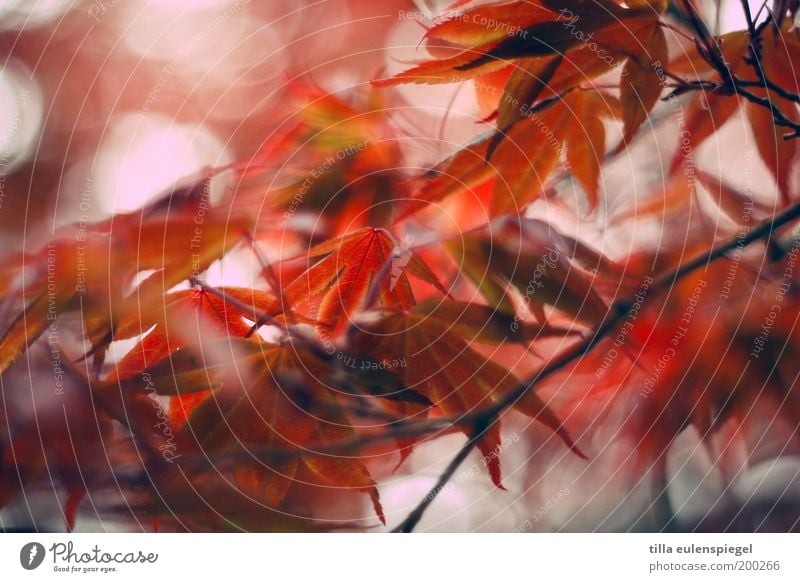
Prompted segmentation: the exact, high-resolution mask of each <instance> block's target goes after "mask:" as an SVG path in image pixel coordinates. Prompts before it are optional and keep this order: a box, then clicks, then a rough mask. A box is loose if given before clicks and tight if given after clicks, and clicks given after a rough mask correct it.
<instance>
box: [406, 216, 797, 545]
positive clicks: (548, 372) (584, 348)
mask: <svg viewBox="0 0 800 582" xmlns="http://www.w3.org/2000/svg"><path fill="white" fill-rule="evenodd" d="M796 218H800V202H798V203H795V204H793V205H792V206H790V207H789V208H787V209H786V210H784V211H783V212H780V213H778V214H776V215H775V216H774V217H773V218H771V219H769V220H767V221H765V222H762V223H761V224H760V225H759V226H758V227H756V228H754V229H753V230H751V231H749V232H748V233H746V234H744V235H743V236H737V237H735V238H732V239H731V240H729V241H727V242H723V243H721V244H719V245H716V246H714V247H712V248H711V249H709V250H707V251H706V252H704V253H701V254H699V255H698V256H696V257H695V258H693V259H691V260H689V261H687V262H685V263H683V264H681V265H680V266H678V267H677V268H675V269H673V270H672V271H669V272H667V273H665V274H663V275H661V276H659V277H657V278H656V280H655V281H654V283H653V284H652V285H651V287H650V290H649V293H650V295H651V296H652V295H658V294H659V293H661V292H664V291H666V290H669V289H671V288H672V287H673V286H674V285H675V283H676V282H677V281H679V280H680V279H682V278H683V277H685V276H686V275H688V274H689V273H691V272H693V271H695V270H697V269H699V268H701V267H703V266H707V265H708V264H710V263H711V262H713V261H715V260H717V259H719V258H721V257H724V256H725V255H727V254H728V253H729V252H731V251H733V250H735V249H741V248H744V247H746V246H748V245H750V244H752V243H754V242H756V241H759V240H762V239H766V238H769V237H770V236H771V235H772V233H773V232H774V231H775V230H776V229H777V228H780V227H781V226H783V225H785V224H787V223H789V222H791V221H792V220H795V219H796ZM634 305H635V301H634V299H633V298H627V299H623V300H619V301H615V302H614V303H613V304H612V306H611V308H610V309H609V312H608V315H607V316H606V318H605V319H604V321H603V322H602V323H601V324H600V326H598V328H597V329H596V330H595V331H594V332H593V333H592V335H591V336H589V337H587V338H586V339H585V340H584V341H582V342H580V343H578V344H576V345H574V346H572V347H570V348H568V349H567V350H565V351H563V352H561V353H560V354H559V355H558V356H556V357H555V358H553V359H552V360H550V361H549V362H548V363H547V364H545V365H544V366H543V367H542V368H541V369H540V370H539V371H538V372H536V373H535V374H534V375H533V376H532V377H531V378H529V379H528V380H527V381H525V382H523V383H522V384H520V386H519V387H518V388H517V389H515V390H512V391H509V392H507V393H506V394H504V395H503V396H502V397H500V398H499V399H498V400H497V401H495V402H494V403H493V404H492V405H491V406H489V407H487V408H485V409H483V410H482V411H481V412H480V413H479V414H478V415H477V416H476V418H475V420H473V421H472V424H473V426H474V427H475V434H479V432H478V431H479V430H480V432H483V430H485V427H487V426H490V425H491V424H492V423H493V422H495V420H496V419H497V418H498V417H499V415H500V414H501V413H503V412H504V411H505V410H507V409H508V408H510V407H511V406H513V405H514V403H516V402H517V401H518V400H519V399H520V398H522V397H523V396H524V395H525V394H526V393H527V392H528V391H529V390H531V389H533V387H534V386H536V385H537V384H538V383H539V382H541V381H542V380H544V379H545V378H547V377H549V376H552V375H553V374H554V373H555V372H557V371H559V370H561V369H562V368H564V367H566V366H568V365H569V364H571V363H573V362H575V361H577V360H578V359H580V358H581V357H583V356H584V355H586V354H587V353H589V352H590V351H591V350H592V349H593V348H594V346H596V345H597V343H598V342H599V341H600V340H602V339H603V338H604V337H606V336H607V335H609V334H610V333H611V332H612V331H613V330H614V329H615V328H616V326H617V325H618V324H619V323H620V322H621V321H622V320H623V319H624V318H625V317H627V316H628V314H629V313H630V311H631V309H633V306H634ZM462 421H463V418H462ZM476 444H477V438H474V437H473V438H470V440H469V441H467V443H466V444H465V445H464V446H463V447H462V448H461V449H460V450H459V452H458V453H457V454H456V456H455V457H454V458H453V460H452V461H451V462H450V464H449V465H448V466H447V469H446V470H445V472H444V473H442V475H441V477H440V478H439V480H438V481H437V483H436V485H434V487H433V488H432V489H431V490H430V491H429V492H428V494H427V495H426V496H425V497H424V499H423V500H422V501H421V502H420V503H419V505H417V507H416V508H415V509H414V510H413V511H412V512H411V513H410V514H409V515H408V516H407V517H406V518H405V519H404V520H403V521H402V522H401V523H400V524H399V525H398V526H397V527H396V528H395V529H394V530H393V531H395V532H411V531H413V529H414V528H415V527H416V525H417V524H418V523H419V521H420V519H421V518H422V516H423V514H424V512H425V510H426V509H427V507H428V506H429V505H430V504H431V503H432V502H433V500H434V499H435V498H436V496H437V495H438V494H439V492H440V491H441V490H442V488H443V487H444V486H445V485H446V484H447V481H448V480H449V479H450V478H452V476H453V475H454V474H455V472H456V471H457V470H458V468H459V466H460V465H461V464H462V463H463V462H464V460H465V459H466V458H467V457H468V456H469V453H470V452H472V449H474V448H475V446H476Z"/></svg>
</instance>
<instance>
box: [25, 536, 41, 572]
mask: <svg viewBox="0 0 800 582" xmlns="http://www.w3.org/2000/svg"><path fill="white" fill-rule="evenodd" d="M44 554H45V552H44V546H43V545H42V544H40V543H39V542H30V543H27V544H25V545H24V546H22V549H21V550H20V551H19V563H20V564H22V567H23V568H25V569H26V570H35V569H36V568H38V567H39V566H41V565H42V562H43V561H44Z"/></svg>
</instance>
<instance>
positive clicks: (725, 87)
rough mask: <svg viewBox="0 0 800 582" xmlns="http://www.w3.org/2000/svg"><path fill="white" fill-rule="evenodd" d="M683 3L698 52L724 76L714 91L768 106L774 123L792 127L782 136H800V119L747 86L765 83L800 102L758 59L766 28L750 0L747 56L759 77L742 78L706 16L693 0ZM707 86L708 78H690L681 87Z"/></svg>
mask: <svg viewBox="0 0 800 582" xmlns="http://www.w3.org/2000/svg"><path fill="white" fill-rule="evenodd" d="M681 3H682V4H683V6H684V9H685V11H686V13H687V14H688V15H689V21H690V22H691V25H692V28H693V29H694V31H695V33H696V35H697V38H696V40H695V45H696V47H697V50H698V52H699V53H700V55H701V56H702V57H703V58H704V59H705V60H706V61H707V62H708V63H709V64H710V65H711V66H712V67H713V68H714V69H715V70H716V71H717V73H719V75H720V77H721V78H722V84H721V85H720V86H719V87H717V88H716V89H715V91H717V92H722V93H729V94H736V95H739V96H740V97H743V98H745V99H747V100H748V101H750V102H751V103H753V104H755V105H758V106H759V107H763V108H764V109H767V110H768V111H769V112H770V113H771V114H772V118H773V121H774V123H775V125H777V126H779V127H786V128H788V129H790V130H791V131H790V132H789V133H786V134H784V136H783V139H786V140H788V139H794V138H797V137H800V123H795V122H794V121H792V120H791V119H789V118H788V117H787V116H786V115H785V114H784V113H783V112H782V111H781V110H780V108H779V107H778V106H777V105H775V103H773V101H772V99H770V98H769V95H768V96H767V97H759V96H758V95H756V94H755V93H753V92H752V91H750V90H749V89H748V87H755V86H758V87H764V88H767V89H770V90H772V91H773V92H775V93H776V94H778V95H780V96H781V97H784V98H785V99H788V100H790V101H794V102H795V103H800V101H796V100H795V98H800V96H797V95H795V94H793V93H791V92H789V91H786V90H784V89H783V88H781V87H779V86H778V85H776V84H775V83H773V82H771V81H769V80H768V79H767V78H766V75H765V73H764V71H763V69H762V67H761V63H760V61H759V59H758V48H757V43H758V40H759V37H760V33H761V31H762V30H763V26H760V27H756V25H755V21H754V20H753V17H752V15H751V13H750V7H749V6H748V4H747V1H746V0H742V4H743V6H744V7H745V8H744V13H745V19H746V21H747V25H748V36H749V37H750V39H749V40H750V46H749V49H748V50H749V54H748V56H747V57H746V60H747V61H748V62H749V63H750V64H751V65H752V66H753V68H754V70H755V71H756V74H757V76H758V77H759V79H758V81H743V80H742V79H739V78H737V77H736V75H735V74H734V73H733V71H732V70H731V67H730V65H729V64H728V63H727V62H726V61H725V57H724V56H723V54H722V50H721V49H720V46H719V43H718V42H717V41H716V39H715V38H714V37H712V36H711V34H710V33H709V32H708V29H707V28H706V26H705V24H704V23H703V19H702V18H701V17H700V15H699V14H698V13H697V11H696V10H695V8H694V5H693V4H692V2H691V0H682V2H681ZM705 88H707V83H706V82H691V83H688V82H687V83H686V84H685V85H684V86H683V87H682V88H681V89H680V90H683V91H685V90H699V89H705Z"/></svg>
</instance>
